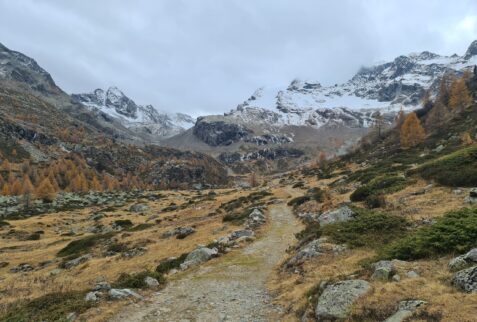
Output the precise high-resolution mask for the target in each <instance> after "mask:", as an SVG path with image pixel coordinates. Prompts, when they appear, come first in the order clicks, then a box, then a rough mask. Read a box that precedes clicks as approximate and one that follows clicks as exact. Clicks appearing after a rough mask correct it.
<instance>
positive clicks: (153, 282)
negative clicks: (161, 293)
mask: <svg viewBox="0 0 477 322" xmlns="http://www.w3.org/2000/svg"><path fill="white" fill-rule="evenodd" d="M144 283H146V285H147V287H149V288H156V287H158V286H159V281H158V280H157V279H155V278H154V277H150V276H146V278H145V279H144Z"/></svg>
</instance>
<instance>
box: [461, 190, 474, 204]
mask: <svg viewBox="0 0 477 322" xmlns="http://www.w3.org/2000/svg"><path fill="white" fill-rule="evenodd" d="M464 202H465V203H468V204H471V205H473V204H477V188H472V189H470V191H469V195H468V196H467V197H465V199H464Z"/></svg>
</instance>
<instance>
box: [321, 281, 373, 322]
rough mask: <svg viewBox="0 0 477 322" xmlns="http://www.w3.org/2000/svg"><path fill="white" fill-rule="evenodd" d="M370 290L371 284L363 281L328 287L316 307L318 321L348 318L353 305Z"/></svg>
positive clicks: (339, 283)
mask: <svg viewBox="0 0 477 322" xmlns="http://www.w3.org/2000/svg"><path fill="white" fill-rule="evenodd" d="M369 289H370V285H369V283H368V282H366V281H363V280H347V281H341V282H338V283H334V284H331V285H328V286H326V288H325V290H324V291H323V293H322V294H321V296H320V298H319V299H318V304H317V305H316V309H315V316H316V319H317V320H318V321H325V320H336V319H344V318H346V316H347V315H348V313H349V309H350V307H351V305H353V303H354V302H355V301H356V300H357V299H358V298H360V297H361V296H363V295H364V294H366V293H367V292H368V291H369Z"/></svg>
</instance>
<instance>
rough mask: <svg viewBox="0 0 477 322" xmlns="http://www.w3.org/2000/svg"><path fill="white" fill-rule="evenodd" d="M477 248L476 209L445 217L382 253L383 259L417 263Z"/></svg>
mask: <svg viewBox="0 0 477 322" xmlns="http://www.w3.org/2000/svg"><path fill="white" fill-rule="evenodd" d="M476 246H477V208H474V209H468V208H464V209H460V210H456V211H451V212H449V213H447V214H445V215H444V216H443V217H442V218H438V219H437V221H436V222H435V223H434V224H433V225H431V226H427V227H422V228H420V229H418V230H416V231H415V232H413V233H412V234H409V235H408V236H406V237H404V238H402V239H400V240H397V241H395V242H394V243H392V244H390V245H389V246H388V247H385V248H384V249H383V251H382V252H381V253H380V258H383V259H395V258H396V259H401V260H415V259H421V258H430V257H438V256H442V255H445V254H452V253H463V252H466V251H468V250H470V249H471V248H473V247H476Z"/></svg>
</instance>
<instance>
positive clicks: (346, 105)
mask: <svg viewBox="0 0 477 322" xmlns="http://www.w3.org/2000/svg"><path fill="white" fill-rule="evenodd" d="M476 64H477V41H474V42H473V43H472V44H471V45H470V47H469V49H468V50H467V52H466V54H465V55H464V56H458V55H455V54H454V55H452V56H441V55H438V54H434V53H431V52H428V51H424V52H422V53H418V54H409V55H406V56H404V55H403V56H399V57H397V58H396V59H394V60H393V61H392V62H388V63H384V64H379V65H376V66H372V67H366V68H361V70H359V71H358V72H357V73H356V74H355V76H354V77H353V78H351V79H350V80H349V81H347V82H345V83H343V84H335V85H333V86H323V85H321V84H320V83H319V82H310V81H301V80H294V81H292V82H291V84H290V85H289V86H288V87H287V88H282V89H276V88H267V87H263V88H259V89H258V90H256V91H255V93H253V95H252V96H251V97H250V98H248V99H247V100H246V101H244V102H243V103H241V104H239V105H238V106H237V108H236V109H234V110H232V111H231V112H229V113H226V114H224V116H223V118H224V119H226V120H227V121H229V122H240V123H242V124H245V125H246V124H248V125H250V124H261V125H269V126H270V125H273V126H284V125H295V126H312V127H315V128H319V127H321V126H323V125H325V124H330V123H332V124H342V125H345V126H348V127H368V126H369V125H371V124H372V123H373V120H374V117H373V116H374V115H375V113H376V111H380V112H381V114H384V115H385V116H386V115H387V116H388V118H392V117H391V116H392V114H394V113H395V112H396V111H398V110H399V109H401V108H403V109H404V110H412V109H416V108H418V107H419V104H420V100H421V98H422V96H423V95H424V92H425V91H426V90H428V89H430V90H431V92H435V91H436V90H437V87H438V83H439V81H440V78H441V77H442V75H443V74H444V73H454V74H459V73H462V71H463V70H465V69H468V68H473V66H474V65H476ZM211 119H217V117H214V118H211Z"/></svg>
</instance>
